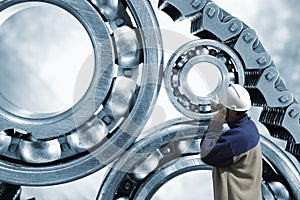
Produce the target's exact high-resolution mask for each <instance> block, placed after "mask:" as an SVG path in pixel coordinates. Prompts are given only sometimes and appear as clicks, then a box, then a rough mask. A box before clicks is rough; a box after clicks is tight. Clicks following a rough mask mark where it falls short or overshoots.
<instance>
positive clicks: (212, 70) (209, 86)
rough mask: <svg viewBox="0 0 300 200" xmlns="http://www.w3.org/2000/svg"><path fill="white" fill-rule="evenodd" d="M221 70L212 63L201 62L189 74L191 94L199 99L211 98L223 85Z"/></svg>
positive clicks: (188, 82)
mask: <svg viewBox="0 0 300 200" xmlns="http://www.w3.org/2000/svg"><path fill="white" fill-rule="evenodd" d="M221 82H222V75H221V72H220V70H219V68H218V67H217V66H216V65H214V64H212V63H210V62H200V63H197V64H196V65H194V66H193V67H192V68H191V69H190V70H189V72H188V75H187V84H188V88H189V89H190V90H191V92H192V93H193V94H194V95H196V96H199V97H209V96H210V95H211V94H212V93H213V92H214V91H215V90H216V89H217V88H218V86H219V85H220V84H221Z"/></svg>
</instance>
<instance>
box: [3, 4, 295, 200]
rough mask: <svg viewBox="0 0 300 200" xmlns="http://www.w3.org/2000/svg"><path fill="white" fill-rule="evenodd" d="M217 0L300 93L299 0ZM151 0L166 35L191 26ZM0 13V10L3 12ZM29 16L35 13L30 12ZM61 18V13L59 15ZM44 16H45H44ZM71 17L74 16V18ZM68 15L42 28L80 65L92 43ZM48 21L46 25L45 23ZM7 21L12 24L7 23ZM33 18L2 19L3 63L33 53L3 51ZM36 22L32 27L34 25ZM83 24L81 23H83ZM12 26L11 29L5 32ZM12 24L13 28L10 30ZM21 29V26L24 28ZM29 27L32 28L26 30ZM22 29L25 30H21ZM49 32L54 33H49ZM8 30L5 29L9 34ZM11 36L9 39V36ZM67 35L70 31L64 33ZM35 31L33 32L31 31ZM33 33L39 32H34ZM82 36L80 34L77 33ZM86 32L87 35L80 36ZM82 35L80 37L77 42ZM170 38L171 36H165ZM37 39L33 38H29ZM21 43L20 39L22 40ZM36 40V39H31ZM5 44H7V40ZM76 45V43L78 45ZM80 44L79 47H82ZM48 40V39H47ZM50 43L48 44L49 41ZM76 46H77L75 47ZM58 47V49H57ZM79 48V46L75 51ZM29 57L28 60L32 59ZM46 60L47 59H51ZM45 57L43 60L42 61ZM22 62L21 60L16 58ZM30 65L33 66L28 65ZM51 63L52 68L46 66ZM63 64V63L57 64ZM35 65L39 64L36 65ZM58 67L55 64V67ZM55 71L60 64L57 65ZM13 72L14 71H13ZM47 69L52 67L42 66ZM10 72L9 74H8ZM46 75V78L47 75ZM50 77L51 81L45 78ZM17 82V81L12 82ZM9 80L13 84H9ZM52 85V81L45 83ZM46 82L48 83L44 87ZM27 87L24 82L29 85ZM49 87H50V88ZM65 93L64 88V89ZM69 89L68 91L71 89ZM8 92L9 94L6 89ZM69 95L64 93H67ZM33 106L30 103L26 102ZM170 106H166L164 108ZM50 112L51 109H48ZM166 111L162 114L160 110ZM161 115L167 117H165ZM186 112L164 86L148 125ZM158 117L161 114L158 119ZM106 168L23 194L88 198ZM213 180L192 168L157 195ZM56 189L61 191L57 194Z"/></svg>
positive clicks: (205, 187)
mask: <svg viewBox="0 0 300 200" xmlns="http://www.w3.org/2000/svg"><path fill="white" fill-rule="evenodd" d="M214 2H215V3H217V4H218V5H219V6H220V7H221V8H223V9H224V10H226V11H227V12H228V13H230V14H231V15H233V16H235V17H237V18H239V19H241V20H242V21H243V22H244V23H246V24H248V25H249V26H250V27H251V28H253V29H254V30H255V31H256V33H257V34H258V36H259V38H260V40H261V42H262V44H263V45H264V47H265V49H266V50H267V52H268V53H269V54H270V55H271V57H272V59H273V60H274V62H275V64H276V66H277V68H278V70H279V71H280V74H281V77H282V78H283V79H284V80H285V82H286V84H287V86H288V88H289V89H290V91H291V92H292V93H293V94H294V95H295V97H296V99H299V97H300V84H299V82H300V66H299V65H300V16H299V15H300V14H299V10H300V2H299V1H297V0H288V1H286V0H276V1H272V0H243V1H241V0H226V1H224V0H216V1H214ZM151 3H152V4H153V5H154V9H155V12H156V13H157V16H158V19H159V24H160V27H162V28H163V33H164V34H163V37H167V36H170V35H168V34H169V33H170V30H171V31H175V32H178V33H180V34H185V33H188V32H189V26H188V24H187V23H185V22H182V23H176V24H175V23H173V22H172V21H171V20H170V18H169V17H168V16H166V15H165V14H164V13H162V12H159V11H158V10H157V9H156V6H157V1H156V0H152V1H151ZM0 17H1V16H0ZM29 17H32V15H31V16H29ZM51 18H52V16H51V12H49V13H48V14H45V16H44V18H40V21H39V22H38V23H39V25H40V26H42V27H43V28H42V29H41V30H43V31H45V30H44V29H46V28H49V27H51V26H45V24H47V23H49V21H48V20H51ZM56 19H57V18H56ZM23 20H24V21H28V20H27V19H26V18H23ZM42 20H46V21H42ZM70 21H72V19H70ZM70 21H68V22H66V21H59V23H58V22H57V24H56V26H53V27H52V28H51V29H50V31H49V32H48V34H47V31H46V33H44V35H45V36H47V38H49V40H48V39H47V40H45V44H51V43H53V42H56V43H60V42H58V41H57V40H56V41H52V40H51V38H53V37H54V36H53V34H55V38H61V39H63V38H68V40H67V43H63V44H64V45H65V46H61V47H59V48H54V50H53V49H51V48H53V47H51V46H50V47H51V48H50V50H49V51H52V52H53V53H56V54H53V56H54V58H57V55H63V56H60V58H61V59H66V61H65V62H68V61H70V60H71V61H72V63H69V64H70V65H72V66H73V65H76V63H83V62H84V60H85V58H86V57H87V56H88V55H89V53H90V43H89V40H88V38H87V37H86V33H82V32H79V33H78V34H75V35H70V34H68V32H66V31H68V30H67V29H61V27H62V26H63V24H64V23H67V24H69V25H70ZM43 24H44V25H43ZM73 25H74V29H76V28H77V27H76V22H74V23H73ZM6 26H8V25H6ZM30 26H32V24H30V25H29V24H27V25H26V24H25V25H24V24H19V25H18V26H17V27H15V29H11V27H9V26H8V27H6V28H5V26H4V25H3V26H1V27H0V45H1V47H2V48H1V49H0V61H1V63H2V62H3V60H4V59H5V60H8V61H7V62H8V63H9V62H13V61H14V59H9V58H10V56H13V58H16V57H17V56H16V55H15V54H12V52H13V51H20V52H19V53H22V54H26V55H24V56H25V57H30V56H28V55H27V54H30V53H34V52H35V51H34V49H32V48H33V46H31V49H24V47H21V48H18V49H11V52H9V51H7V50H6V51H4V50H5V49H6V48H3V47H6V46H7V47H12V46H14V45H12V44H17V43H19V42H18V41H21V40H22V37H26V34H29V36H30V33H32V32H34V31H35V30H30V29H28V28H29V27H30ZM32 28H33V27H31V29H32ZM79 29H80V28H79ZM7 30H10V31H9V32H6V31H7ZM12 30H13V31H12ZM21 30H22V31H21ZM26 31H28V32H26ZM21 33H22V34H21ZM49 33H50V34H49ZM5 34H6V35H5ZM7 35H8V36H9V39H10V40H9V41H8V38H7V37H6V36H7ZM66 36H68V37H66ZM30 37H31V36H30ZM32 37H33V38H34V37H36V36H32ZM79 38H80V39H79ZM82 38H84V39H82ZM79 41H80V42H79ZM166 41H167V40H166ZM31 42H33V41H31ZM20 44H21V43H20ZM33 44H34V43H33ZM5 45H6V46H5ZM74 45H75V46H74ZM78 45H80V46H81V48H78ZM47 46H48V45H47ZM48 47H49V46H48ZM74 47H76V48H74ZM56 49H58V50H59V51H57V50H56ZM76 49H77V50H78V49H79V50H78V51H76ZM168 51H170V52H171V51H172V50H171V49H167V51H166V58H165V59H166V60H165V63H166V62H167V60H168V57H169V55H170V52H168ZM82 52H85V54H84V55H83V56H82V57H78V55H82ZM74 55H75V57H76V58H77V60H76V61H75V60H72V59H67V57H70V56H72V58H73V57H74ZM49 60H50V61H49V62H53V59H51V58H50V59H49ZM28 62H30V61H28ZM49 62H48V64H49ZM56 62H59V63H61V62H64V61H59V60H58V61H57V60H56ZM42 63H44V62H42ZM17 64H18V63H17ZM52 66H58V65H57V64H56V63H52ZM3 67H5V66H3V65H1V71H3ZM29 68H30V67H29ZM5 69H7V70H6V72H7V73H8V74H9V70H11V68H10V67H8V65H7V67H6V68H5ZM48 69H49V68H48ZM59 69H61V68H59ZM64 69H65V68H64ZM35 70H36V69H35ZM54 71H55V70H54ZM56 71H57V69H56ZM60 72H61V73H60V74H61V75H62V76H61V82H62V81H63V82H65V79H64V77H65V76H63V75H65V73H64V72H63V71H60ZM11 73H12V74H15V73H14V72H11ZM43 73H46V74H49V73H48V72H43ZM76 73H78V70H77V71H74V74H73V75H70V76H69V77H68V81H69V80H70V81H69V83H70V85H68V86H66V87H67V88H61V89H60V90H58V91H57V90H56V92H57V93H56V94H55V96H58V97H59V96H61V95H62V93H64V91H68V88H70V87H72V80H73V79H72V77H76V76H77V74H76ZM24 74H27V75H28V74H29V75H30V73H28V72H27V71H24V72H20V75H24ZM6 75H7V74H6ZM0 76H1V77H0V78H1V80H6V81H8V82H6V83H7V84H3V82H2V84H1V86H0V89H1V91H8V93H9V91H13V90H12V89H11V88H14V87H13V86H14V85H13V84H12V85H11V84H9V81H11V80H19V78H18V77H13V78H9V76H5V75H4V73H1V74H0ZM44 78H45V77H43V78H42V79H43V80H45V79H44ZM46 80H48V82H49V81H51V80H53V77H51V76H46ZM35 81H39V80H35ZM46 82H47V81H46ZM61 82H57V83H56V86H55V85H54V87H55V88H57V87H58V86H57V84H58V85H59V86H61V84H60V83H61ZM14 84H18V83H14ZM7 85H9V87H7ZM36 85H40V84H35V83H34V82H33V83H32V86H30V85H27V86H28V87H29V88H31V87H32V89H33V90H37V91H40V89H38V88H36ZM47 87H48V86H47ZM45 88H46V87H45ZM27 89H28V88H25V89H24V90H25V91H26V90H27ZM48 92H49V91H48ZM15 95H17V94H11V96H12V97H11V98H13V99H15V98H16V96H15ZM64 95H66V94H64ZM69 95H70V94H69ZM8 96H9V94H8ZM48 96H53V94H51V93H47V91H46V93H45V97H46V98H44V100H43V104H41V106H40V109H43V106H44V105H45V103H47V102H46V100H47V99H49V98H48ZM63 99H65V98H63ZM57 102H58V103H57V104H58V106H54V107H52V108H50V109H52V110H55V109H58V110H60V109H64V108H61V107H60V106H61V105H62V104H60V99H59V98H58V99H57ZM63 105H64V106H70V102H64V104H63ZM28 109H31V108H28ZM164 110H167V111H168V112H164ZM45 112H47V111H45ZM162 112H164V113H163V115H162ZM162 116H163V117H162ZM180 116H182V115H181V114H180V113H178V112H177V111H176V109H175V108H174V107H173V106H172V105H171V103H170V101H169V100H168V98H167V96H166V93H165V91H164V89H163V88H162V91H161V93H160V95H159V98H158V101H157V104H156V106H155V109H154V112H153V115H152V117H151V119H150V121H149V123H148V124H147V126H146V129H147V128H150V127H151V126H152V125H155V124H157V123H159V122H160V121H165V120H168V119H172V118H175V117H180ZM158 119H159V120H158ZM106 170H107V168H104V169H102V170H100V171H99V172H97V173H95V174H93V175H90V176H88V177H85V178H83V179H81V180H77V181H74V182H71V183H67V184H62V185H56V186H51V187H39V188H35V187H23V193H22V199H26V198H30V197H36V198H37V199H38V200H50V199H65V200H68V199H70V200H73V199H82V200H85V199H86V200H90V199H94V198H95V196H96V194H97V192H98V189H99V187H100V184H101V182H102V180H103V177H104V174H105V173H106ZM211 192H212V184H211V181H210V172H193V173H188V174H186V175H182V176H180V177H177V178H175V179H174V180H172V181H170V182H169V183H167V184H165V185H164V186H163V187H162V188H161V190H159V191H158V193H157V194H156V196H155V199H156V200H165V199H174V200H176V199H178V200H179V199H190V200H194V199H205V200H209V199H212V195H211ZM55 195H57V196H55Z"/></svg>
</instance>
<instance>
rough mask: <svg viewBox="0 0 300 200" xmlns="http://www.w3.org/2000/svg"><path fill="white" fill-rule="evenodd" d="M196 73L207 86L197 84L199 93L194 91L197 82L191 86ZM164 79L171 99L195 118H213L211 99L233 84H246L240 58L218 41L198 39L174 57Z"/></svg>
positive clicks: (177, 106) (185, 46)
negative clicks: (191, 80)
mask: <svg viewBox="0 0 300 200" xmlns="http://www.w3.org/2000/svg"><path fill="white" fill-rule="evenodd" d="M193 69H194V71H193ZM195 74H199V76H200V75H202V76H201V77H199V79H200V80H201V79H202V81H200V83H201V82H203V85H201V86H199V85H198V84H197V85H196V87H197V88H199V87H201V88H202V89H201V91H198V93H197V91H193V88H191V87H192V86H193V85H195V83H192V82H191V83H189V80H190V79H192V77H191V76H193V75H195ZM199 79H198V80H199ZM206 79H208V80H206ZM164 80H165V83H166V86H167V87H166V88H167V92H168V96H169V98H170V99H171V101H172V103H173V105H174V106H175V107H176V108H177V109H178V110H179V111H180V112H182V113H183V114H185V115H186V116H188V117H191V118H194V119H209V118H211V117H212V110H211V105H210V99H211V98H214V97H215V96H217V94H220V93H221V92H222V90H223V88H225V87H226V86H227V85H229V84H230V83H239V84H241V85H243V84H244V71H243V66H242V63H241V62H240V60H239V58H238V57H237V55H236V54H235V53H234V52H233V51H232V50H231V49H230V48H229V47H227V46H226V45H224V44H222V43H220V42H218V41H215V40H208V39H203V40H194V41H192V42H190V43H187V44H185V45H184V46H182V47H181V48H179V49H178V50H177V52H175V53H174V54H173V56H172V57H171V58H170V60H169V63H168V64H167V69H166V71H165V77H164ZM168 89H170V90H168Z"/></svg>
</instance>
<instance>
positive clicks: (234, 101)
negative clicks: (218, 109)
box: [220, 84, 251, 111]
mask: <svg viewBox="0 0 300 200" xmlns="http://www.w3.org/2000/svg"><path fill="white" fill-rule="evenodd" d="M220 100H221V103H222V104H223V105H224V106H225V107H226V108H228V109H230V110H234V111H247V110H249V109H250V108H251V99H250V95H249V93H248V91H247V90H246V89H245V88H244V87H243V86H241V85H238V84H231V85H230V86H229V87H228V88H226V89H225V94H224V96H223V97H222V98H221V99H220Z"/></svg>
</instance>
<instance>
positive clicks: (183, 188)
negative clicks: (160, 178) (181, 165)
mask: <svg viewBox="0 0 300 200" xmlns="http://www.w3.org/2000/svg"><path fill="white" fill-rule="evenodd" d="M158 199H159V200H168V199H190V200H197V199H208V200H209V199H213V188H212V180H211V171H207V170H201V171H200V170H198V171H191V172H187V173H184V174H181V175H179V176H176V177H175V178H173V179H171V180H169V181H168V182H167V183H165V184H164V185H163V186H162V187H161V188H159V190H158V191H156V193H155V194H154V195H153V197H152V198H151V200H158Z"/></svg>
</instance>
